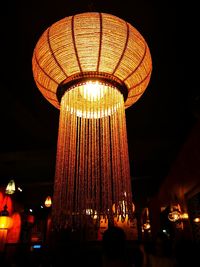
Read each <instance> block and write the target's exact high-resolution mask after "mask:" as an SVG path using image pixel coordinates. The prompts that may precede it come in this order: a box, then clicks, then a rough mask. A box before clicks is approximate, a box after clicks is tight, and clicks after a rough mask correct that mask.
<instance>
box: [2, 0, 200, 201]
mask: <svg viewBox="0 0 200 267" xmlns="http://www.w3.org/2000/svg"><path fill="white" fill-rule="evenodd" d="M184 2H185V3H184V4H183V2H181V3H180V4H179V3H177V1H153V0H150V1H148V0H140V1H128V0H123V1H114V0H111V1H108V0H107V1H106V0H102V1H81V0H78V1H72V0H71V1H67V0H66V1H64V0H57V1H51V0H48V1H47V0H34V1H33V0H31V1H25V0H19V1H10V2H6V3H4V5H5V6H4V7H1V60H0V65H1V76H0V79H1V81H0V87H1V105H0V116H1V117H0V119H1V130H0V185H2V186H4V185H6V184H7V182H8V181H9V180H10V179H14V180H15V182H16V184H17V185H20V186H22V187H23V188H25V190H24V197H25V199H26V203H34V202H37V203H39V202H40V201H43V199H44V198H45V197H46V194H52V189H53V179H54V167H55V157H56V143H57V132H58V119H59V110H57V109H56V108H54V107H53V106H51V104H50V103H48V102H47V100H46V99H44V97H43V96H42V94H41V93H40V92H39V90H38V89H37V87H36V85H35V83H34V80H33V75H32V64H31V60H32V54H33V49H34V47H35V45H36V42H37V41H38V39H39V37H40V36H41V34H42V33H43V32H44V30H46V28H47V27H49V26H50V25H51V24H53V23H54V22H56V21H58V20H60V19H62V18H63V17H65V16H71V15H74V14H76V13H82V12H86V11H97V12H105V13H110V14H113V15H116V16H118V17H121V18H122V19H124V20H126V21H127V22H129V23H131V24H132V25H133V26H134V27H136V28H137V29H138V30H139V32H140V33H141V34H142V35H143V37H144V38H145V40H146V41H147V43H148V45H149V48H150V51H151V55H152V61H153V72H152V77H151V80H150V83H149V86H148V88H147V90H146V91H145V93H144V94H143V96H142V97H141V98H140V99H139V101H138V102H137V103H136V104H134V105H133V106H132V107H130V108H129V109H127V110H126V119H127V134H128V144H129V158H130V166H131V177H132V185H133V198H134V201H136V202H138V203H145V202H146V201H148V199H149V198H150V197H151V196H152V195H154V194H155V193H156V192H157V191H158V189H159V186H160V184H161V183H162V181H163V179H164V178H165V177H166V176H167V174H168V172H169V170H170V167H171V165H172V164H173V162H174V160H175V159H176V157H177V155H178V153H179V151H180V150H181V147H182V146H183V144H184V142H185V141H186V140H187V137H188V135H189V133H190V131H191V129H192V127H193V125H194V124H195V123H196V121H197V120H199V117H200V116H199V114H200V112H199V109H200V108H199V107H200V101H199V99H200V94H199V82H198V78H199V77H198V76H199V66H198V50H199V47H198V43H197V39H198V33H199V29H198V16H197V15H198V14H197V11H198V9H197V8H196V7H195V6H194V3H193V2H192V1H190V2H187V1H184ZM27 205H28V204H27Z"/></svg>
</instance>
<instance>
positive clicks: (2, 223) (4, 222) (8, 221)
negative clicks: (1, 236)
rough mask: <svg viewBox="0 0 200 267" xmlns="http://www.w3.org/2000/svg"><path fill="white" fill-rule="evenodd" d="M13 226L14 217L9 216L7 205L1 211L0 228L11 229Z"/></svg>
mask: <svg viewBox="0 0 200 267" xmlns="http://www.w3.org/2000/svg"><path fill="white" fill-rule="evenodd" d="M11 227H12V218H11V217H10V216H9V212H8V210H7V206H6V205H5V206H4V209H3V210H2V211H1V212H0V229H10V228H11Z"/></svg>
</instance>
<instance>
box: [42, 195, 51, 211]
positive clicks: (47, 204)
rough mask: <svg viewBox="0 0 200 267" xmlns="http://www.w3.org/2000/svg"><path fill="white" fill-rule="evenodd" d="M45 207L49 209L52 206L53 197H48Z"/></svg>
mask: <svg viewBox="0 0 200 267" xmlns="http://www.w3.org/2000/svg"><path fill="white" fill-rule="evenodd" d="M44 205H45V207H47V208H49V207H51V205H52V201H51V197H50V196H47V197H46V199H45V202H44Z"/></svg>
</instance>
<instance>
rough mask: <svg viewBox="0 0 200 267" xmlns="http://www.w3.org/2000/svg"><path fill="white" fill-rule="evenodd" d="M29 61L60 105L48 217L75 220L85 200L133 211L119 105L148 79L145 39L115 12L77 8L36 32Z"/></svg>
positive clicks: (98, 207) (105, 208)
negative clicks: (99, 11) (50, 214)
mask: <svg viewBox="0 0 200 267" xmlns="http://www.w3.org/2000/svg"><path fill="white" fill-rule="evenodd" d="M116 29H117V31H116ZM32 66H33V75H34V80H35V82H36V84H37V87H38V88H39V90H40V91H41V92H42V94H43V95H44V97H45V98H46V99H47V100H48V101H49V102H50V103H51V104H53V105H54V106H55V107H56V108H58V109H60V119H59V133H58V142H57V158H56V172H55V182H54V196H53V210H52V225H53V226H55V227H56V228H57V227H59V228H62V227H64V228H65V227H66V225H72V224H75V225H76V226H79V225H81V224H82V223H84V222H85V220H84V216H87V214H86V211H88V209H87V207H89V210H90V211H89V213H91V211H93V212H94V211H95V212H96V214H98V218H99V219H100V214H103V216H104V217H107V218H110V216H113V213H112V205H113V203H115V204H116V208H117V210H118V215H119V216H122V217H126V216H129V217H131V216H132V215H133V212H134V211H133V204H132V189H131V177H130V166H129V158H128V142H127V132H126V121H125V108H127V107H129V106H131V105H132V104H133V103H135V102H136V101H137V100H138V99H139V98H140V97H141V95H142V94H143V93H144V91H145V89H146V87H147V85H148V83H149V80H150V76H151V71H152V62H151V55H150V51H149V48H148V45H147V43H146V41H145V40H144V38H143V37H142V35H141V34H140V33H139V32H138V31H137V30H136V29H135V28H134V27H133V26H132V25H130V24H129V23H128V22H126V21H124V20H122V19H120V18H118V17H116V16H113V15H110V14H105V13H98V12H87V13H82V14H77V15H74V16H70V17H66V18H64V19H61V20H60V21H58V22H56V23H54V24H52V25H51V26H50V27H49V28H48V29H47V30H46V31H45V32H44V33H43V34H42V36H41V37H40V39H39V41H38V42H37V45H36V47H35V49H34V53H33V58H32ZM124 192H126V194H124ZM84 211H85V213H84ZM87 218H88V217H87Z"/></svg>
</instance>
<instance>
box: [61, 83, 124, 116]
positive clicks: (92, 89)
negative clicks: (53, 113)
mask: <svg viewBox="0 0 200 267" xmlns="http://www.w3.org/2000/svg"><path fill="white" fill-rule="evenodd" d="M123 106H124V97H123V94H122V93H121V92H120V91H119V90H118V89H117V88H116V87H114V86H112V85H110V84H103V83H99V82H98V81H95V82H92V81H88V82H86V83H84V84H78V85H77V86H75V87H73V88H72V89H70V90H68V91H66V92H65V94H64V95H63V97H62V100H61V107H63V108H64V109H65V110H66V111H68V112H70V113H71V114H76V116H77V117H81V118H87V119H99V118H103V117H107V116H111V115H112V114H114V113H115V112H116V111H117V110H118V109H119V108H121V107H123ZM61 109H62V108H61Z"/></svg>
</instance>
